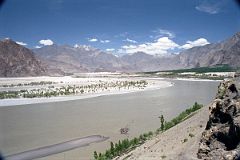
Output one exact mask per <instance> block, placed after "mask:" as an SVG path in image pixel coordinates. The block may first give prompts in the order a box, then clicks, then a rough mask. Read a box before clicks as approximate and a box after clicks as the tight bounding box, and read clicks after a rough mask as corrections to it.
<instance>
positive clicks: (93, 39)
mask: <svg viewBox="0 0 240 160" xmlns="http://www.w3.org/2000/svg"><path fill="white" fill-rule="evenodd" d="M88 41H89V42H97V41H98V39H97V38H88Z"/></svg>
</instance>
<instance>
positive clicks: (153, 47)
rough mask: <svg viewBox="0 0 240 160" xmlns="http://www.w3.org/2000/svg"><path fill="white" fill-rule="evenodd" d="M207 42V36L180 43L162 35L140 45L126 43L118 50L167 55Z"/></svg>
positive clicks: (131, 52)
mask: <svg viewBox="0 0 240 160" xmlns="http://www.w3.org/2000/svg"><path fill="white" fill-rule="evenodd" d="M207 44H209V42H208V41H207V39H205V38H199V39H197V40H194V41H187V42H186V43H185V44H183V45H179V44H177V43H176V42H174V41H173V40H172V39H170V38H169V37H161V38H158V39H157V40H156V41H154V42H147V43H143V44H139V45H124V46H122V47H121V48H120V49H119V50H118V52H119V53H125V54H133V53H136V52H144V53H147V54H150V55H157V56H166V55H168V54H169V53H178V52H179V51H181V50H184V49H189V48H192V47H197V46H204V45H207Z"/></svg>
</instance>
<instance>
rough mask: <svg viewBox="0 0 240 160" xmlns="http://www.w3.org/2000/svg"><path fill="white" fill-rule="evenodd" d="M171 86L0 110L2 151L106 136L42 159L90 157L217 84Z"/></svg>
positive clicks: (207, 94)
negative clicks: (104, 139) (125, 130)
mask: <svg viewBox="0 0 240 160" xmlns="http://www.w3.org/2000/svg"><path fill="white" fill-rule="evenodd" d="M173 82H174V83H175V85H174V86H173V87H170V88H164V89H159V90H153V91H144V92H136V93H129V94H123V95H111V96H102V97H96V98H90V99H81V100H74V101H66V102H54V103H45V104H32V105H22V106H10V107H3V108H0V148H1V150H2V152H3V153H4V154H6V155H9V154H14V153H17V152H22V151H25V150H30V149H33V148H37V147H41V146H46V145H51V144H54V143H59V142H63V141H67V140H70V139H74V138H79V137H84V136H88V135H96V134H99V135H103V136H107V137H110V139H109V140H108V141H107V142H103V143H100V144H94V145H92V146H89V147H85V148H81V149H76V150H73V151H68V152H65V153H62V154H58V155H55V156H51V157H47V158H43V159H64V158H68V159H72V160H73V159H79V157H81V159H89V158H90V157H92V153H93V151H94V150H97V151H103V150H105V148H106V146H108V145H109V142H110V141H116V140H118V139H121V138H126V135H121V134H120V132H119V129H120V128H122V127H126V126H127V127H129V129H130V130H129V135H127V136H128V137H134V136H138V135H139V134H141V133H143V132H147V131H150V130H155V129H156V128H157V127H159V125H160V124H159V119H158V118H157V117H158V116H159V115H161V114H163V115H164V116H165V118H166V119H171V118H172V117H174V116H175V115H177V114H178V113H179V112H181V111H183V110H184V109H186V108H187V107H189V106H190V105H192V104H193V103H194V102H195V101H197V102H199V103H203V104H208V103H209V102H211V100H212V99H213V97H214V96H215V93H216V88H217V85H218V83H219V82H197V81H173Z"/></svg>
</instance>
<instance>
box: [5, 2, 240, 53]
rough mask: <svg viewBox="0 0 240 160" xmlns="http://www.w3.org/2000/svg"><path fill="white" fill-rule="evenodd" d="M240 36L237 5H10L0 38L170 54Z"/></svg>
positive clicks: (105, 3)
mask: <svg viewBox="0 0 240 160" xmlns="http://www.w3.org/2000/svg"><path fill="white" fill-rule="evenodd" d="M238 31H240V8H239V6H237V4H236V3H235V1H233V0H181V1H179V0H6V2H5V3H4V5H3V6H2V7H1V8H0V38H1V39H3V38H6V37H9V38H11V39H13V40H15V41H18V42H22V44H23V45H24V43H25V44H27V45H26V46H27V47H29V48H34V47H36V46H43V45H50V44H52V43H51V42H53V43H56V44H70V45H75V44H85V45H91V46H94V47H96V48H100V49H102V50H106V49H107V50H109V51H113V50H114V49H115V51H114V52H119V53H120V52H123V53H131V52H134V51H138V50H140V51H148V52H149V53H152V54H154V52H155V51H154V50H160V51H159V52H158V51H157V52H158V53H157V54H165V53H166V52H169V51H170V52H171V51H172V52H175V51H176V50H179V49H186V48H191V47H193V46H197V45H204V44H207V43H215V42H219V41H221V40H224V39H226V38H228V37H230V36H232V35H233V34H234V33H236V32H238ZM40 40H45V41H41V44H40V43H39V41H40Z"/></svg>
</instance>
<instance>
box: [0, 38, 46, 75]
mask: <svg viewBox="0 0 240 160" xmlns="http://www.w3.org/2000/svg"><path fill="white" fill-rule="evenodd" d="M46 73H47V68H46V67H45V66H43V65H42V63H41V61H40V60H39V59H37V58H36V57H35V56H34V54H33V52H32V51H31V50H30V49H27V48H25V47H22V46H20V45H18V44H17V43H16V42H14V41H12V40H10V39H5V40H2V41H0V77H19V76H39V75H44V74H46Z"/></svg>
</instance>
